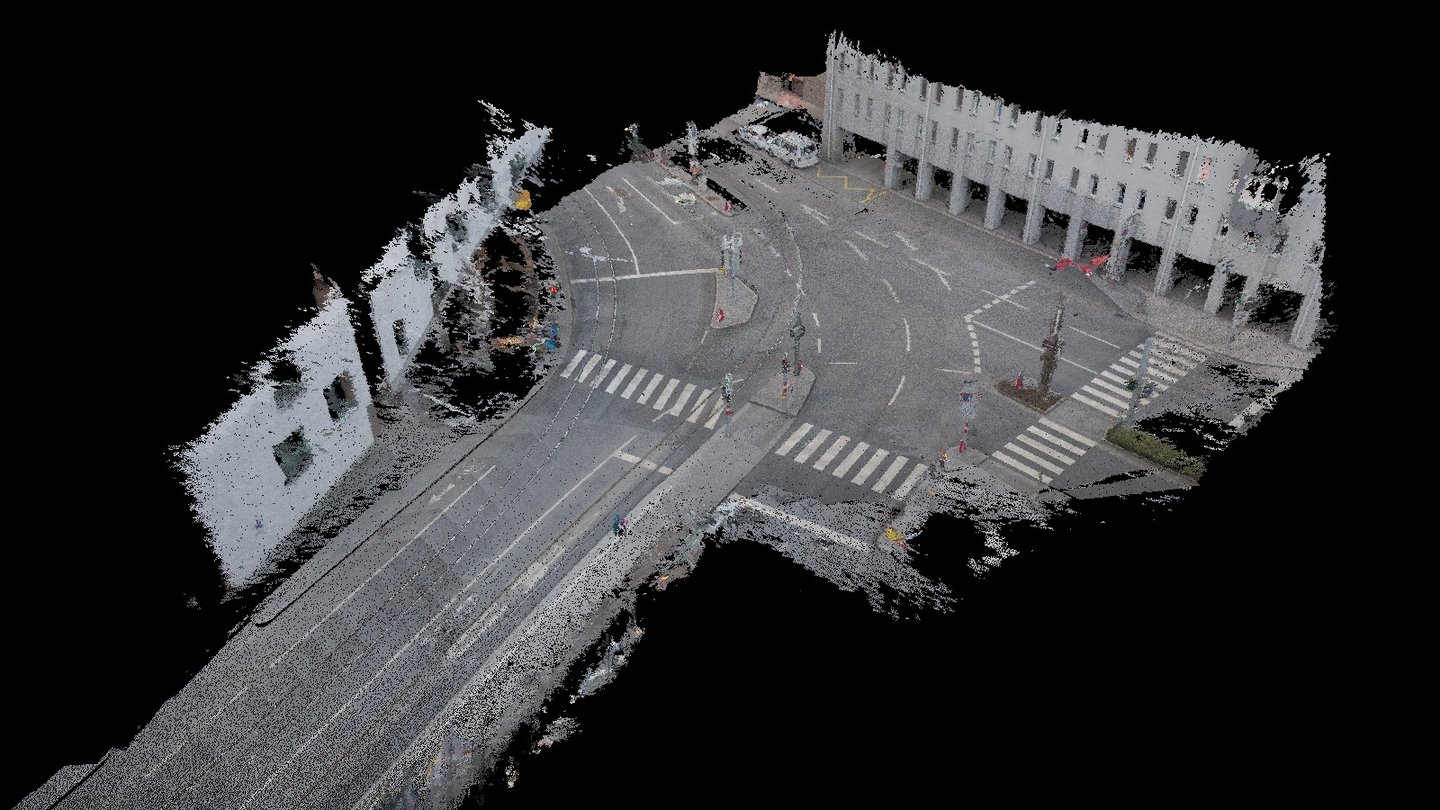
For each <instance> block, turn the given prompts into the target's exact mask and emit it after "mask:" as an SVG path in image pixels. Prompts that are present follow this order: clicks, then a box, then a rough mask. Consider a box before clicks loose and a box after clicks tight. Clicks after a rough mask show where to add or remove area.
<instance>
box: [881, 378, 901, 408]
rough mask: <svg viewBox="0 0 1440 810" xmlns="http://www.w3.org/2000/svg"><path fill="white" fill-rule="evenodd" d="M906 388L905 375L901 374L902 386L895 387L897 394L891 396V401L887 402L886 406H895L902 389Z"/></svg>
mask: <svg viewBox="0 0 1440 810" xmlns="http://www.w3.org/2000/svg"><path fill="white" fill-rule="evenodd" d="M904 387H905V375H904V374H901V375H900V384H899V385H897V386H895V393H893V394H891V395H890V401H889V402H887V403H885V404H886V406H890V405H894V404H895V398H896V397H898V396H900V389H902V388H904Z"/></svg>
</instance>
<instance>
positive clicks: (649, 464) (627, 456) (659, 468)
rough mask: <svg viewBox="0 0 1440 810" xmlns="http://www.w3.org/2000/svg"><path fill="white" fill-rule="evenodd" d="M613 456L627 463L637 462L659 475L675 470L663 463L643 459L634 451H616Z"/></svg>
mask: <svg viewBox="0 0 1440 810" xmlns="http://www.w3.org/2000/svg"><path fill="white" fill-rule="evenodd" d="M615 457H616V458H618V459H620V460H621V461H624V462H627V463H629V464H639V465H640V466H641V467H643V468H645V469H647V470H654V471H655V472H658V473H660V474H661V475H669V474H670V473H673V472H675V471H674V470H672V469H670V468H669V467H666V466H665V465H663V464H656V463H655V462H653V461H650V460H649V459H643V458H641V457H639V456H637V455H635V454H634V453H616V454H615Z"/></svg>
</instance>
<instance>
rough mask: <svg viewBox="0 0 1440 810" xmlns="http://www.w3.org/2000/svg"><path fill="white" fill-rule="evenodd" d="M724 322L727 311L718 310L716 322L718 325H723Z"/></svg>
mask: <svg viewBox="0 0 1440 810" xmlns="http://www.w3.org/2000/svg"><path fill="white" fill-rule="evenodd" d="M724 321H725V310H723V309H717V310H715V322H716V323H723V322H724Z"/></svg>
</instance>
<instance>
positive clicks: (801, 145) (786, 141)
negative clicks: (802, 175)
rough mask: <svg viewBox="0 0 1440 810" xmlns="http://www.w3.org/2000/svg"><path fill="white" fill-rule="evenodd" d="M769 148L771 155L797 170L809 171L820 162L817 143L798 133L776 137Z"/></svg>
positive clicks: (784, 133)
mask: <svg viewBox="0 0 1440 810" xmlns="http://www.w3.org/2000/svg"><path fill="white" fill-rule="evenodd" d="M767 148H768V149H769V151H770V154H772V155H774V156H775V157H778V158H780V159H781V160H783V161H785V162H786V163H789V164H790V165H791V166H794V167H795V168H797V169H808V168H810V167H811V166H814V165H815V164H817V163H819V162H820V150H819V149H818V148H816V146H815V142H814V141H812V140H810V139H809V138H808V137H806V136H804V135H801V134H799V133H796V132H783V133H781V134H779V135H775V136H774V137H772V138H771V139H770V143H769V145H768V147H767Z"/></svg>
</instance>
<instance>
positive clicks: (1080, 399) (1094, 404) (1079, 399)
mask: <svg viewBox="0 0 1440 810" xmlns="http://www.w3.org/2000/svg"><path fill="white" fill-rule="evenodd" d="M1070 397H1071V398H1072V399H1074V400H1075V401H1076V402H1082V403H1084V404H1086V405H1089V406H1090V407H1092V408H1094V409H1095V410H1097V411H1100V412H1101V413H1108V414H1110V415H1111V416H1119V415H1120V412H1119V411H1117V410H1115V409H1114V408H1108V407H1106V406H1104V405H1101V404H1100V403H1098V402H1096V401H1095V400H1093V399H1086V398H1085V397H1084V396H1082V395H1080V394H1071V395H1070Z"/></svg>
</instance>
